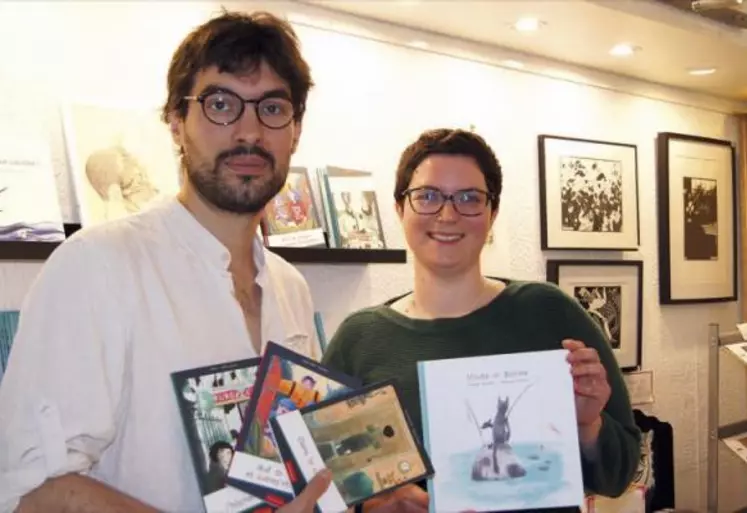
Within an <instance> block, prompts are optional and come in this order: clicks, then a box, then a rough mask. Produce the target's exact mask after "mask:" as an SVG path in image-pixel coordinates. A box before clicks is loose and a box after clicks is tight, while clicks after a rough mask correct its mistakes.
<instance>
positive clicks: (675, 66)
mask: <svg viewBox="0 0 747 513" xmlns="http://www.w3.org/2000/svg"><path fill="white" fill-rule="evenodd" d="M301 1H302V2H304V3H308V4H314V5H317V6H322V7H325V8H328V9H333V10H338V11H343V12H346V13H349V14H354V15H358V16H363V17H367V18H372V19H375V20H379V21H385V22H390V23H394V24H398V25H403V26H407V27H412V28H417V29H422V30H426V31H430V32H435V33H438V34H442V35H446V36H453V37H458V38H461V39H466V40H471V41H476V42H479V43H487V44H490V45H495V46H499V47H504V48H509V49H512V50H516V51H519V52H522V53H527V54H533V55H538V56H542V57H546V58H551V59H554V60H559V61H564V62H569V63H572V64H575V65H580V66H585V67H590V68H594V69H599V70H603V71H608V72H613V73H616V74H619V75H624V76H630V77H634V78H638V79H643V80H646V81H650V82H655V83H659V84H666V85H670V86H676V87H681V88H685V89H689V90H695V91H699V92H701V93H707V94H711V95H715V96H718V97H721V98H728V99H732V100H739V101H747V30H745V29H738V28H733V27H729V26H727V25H723V24H719V23H716V22H714V21H711V20H707V19H705V18H703V17H702V16H698V15H697V14H695V13H690V12H684V11H681V10H678V9H675V8H673V7H670V6H668V5H663V4H661V3H658V2H654V1H653V0H597V1H591V0H567V1H566V0H492V1H491V0H484V1H473V0H421V1H399V0H357V1H356V0H301ZM526 16H534V17H537V18H539V19H540V20H542V22H543V27H542V28H541V29H540V30H539V31H537V32H535V33H521V32H518V31H516V30H515V29H514V28H513V26H512V24H513V23H514V22H515V21H516V20H518V19H519V18H522V17H526ZM622 42H626V43H632V44H633V45H636V46H638V47H640V51H638V52H636V53H635V54H634V55H632V56H630V57H626V58H621V57H613V56H611V55H609V53H608V52H609V49H610V48H611V47H612V46H614V45H615V44H617V43H622ZM711 67H713V68H717V71H716V72H715V73H713V74H711V75H705V76H692V75H690V74H689V73H688V70H689V69H692V68H711Z"/></svg>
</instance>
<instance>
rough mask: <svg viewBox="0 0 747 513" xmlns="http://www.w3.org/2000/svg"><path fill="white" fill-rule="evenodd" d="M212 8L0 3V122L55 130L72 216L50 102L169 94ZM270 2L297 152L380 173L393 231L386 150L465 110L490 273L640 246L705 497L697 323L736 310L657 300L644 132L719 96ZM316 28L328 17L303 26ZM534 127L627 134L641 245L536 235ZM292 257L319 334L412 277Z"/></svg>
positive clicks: (651, 161) (12, 298) (653, 337)
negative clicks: (493, 164) (498, 173)
mask: <svg viewBox="0 0 747 513" xmlns="http://www.w3.org/2000/svg"><path fill="white" fill-rule="evenodd" d="M244 5H245V6H246V5H247V4H244ZM230 6H231V7H234V8H235V7H237V6H238V5H237V4H231V5H230ZM251 7H252V6H251V5H250V7H249V8H251ZM218 8H219V6H218V5H217V4H215V3H211V2H197V1H194V2H185V3H177V2H163V3H159V2H132V3H129V4H127V3H114V2H111V3H109V2H84V3H83V4H76V3H73V2H60V3H57V2H52V3H48V4H47V3H42V2H28V3H23V4H21V3H18V4H8V3H0V63H2V67H0V98H2V99H3V101H2V102H0V116H1V117H2V120H3V123H5V122H7V120H11V122H12V123H14V124H15V125H16V127H17V130H18V131H19V132H25V133H30V134H34V133H37V134H38V133H41V134H43V135H47V136H48V137H49V138H50V143H51V145H52V151H53V156H54V165H55V173H56V176H57V181H58V187H59V190H60V199H61V202H62V208H63V212H64V215H65V219H66V220H67V221H77V220H78V219H79V217H78V213H77V206H76V200H75V197H74V194H73V193H72V190H71V186H70V178H69V174H68V173H67V165H66V161H65V158H66V156H65V152H64V142H63V137H62V133H61V129H60V122H59V118H58V113H57V110H56V108H57V105H59V103H60V102H61V101H65V100H68V99H78V100H85V101H96V102H111V103H116V104H122V103H131V104H133V105H140V106H156V105H158V104H159V103H160V102H161V101H162V99H163V97H164V94H165V73H166V68H167V65H168V61H169V58H170V55H171V52H172V51H173V50H174V48H175V47H176V45H177V44H178V42H179V40H180V39H181V38H182V37H183V36H184V35H185V33H186V32H187V31H188V30H189V29H190V28H191V27H193V26H194V25H196V24H198V23H200V22H202V21H203V20H204V19H205V17H206V16H208V15H210V14H211V13H213V12H216V10H217V9H218ZM271 8H272V10H274V11H276V12H279V13H287V14H291V15H292V16H293V18H292V19H294V20H298V23H297V25H296V26H297V29H298V32H299V35H300V37H301V39H302V42H303V49H304V53H305V55H306V56H307V58H308V59H309V61H310V63H311V66H312V70H313V74H314V78H315V80H316V82H317V87H316V88H315V89H314V91H313V92H312V94H311V97H310V100H309V109H308V114H307V117H306V120H305V127H304V135H303V138H302V143H301V145H300V148H299V151H298V154H297V157H296V158H295V164H297V165H308V166H311V167H313V166H317V165H322V164H333V165H338V166H350V167H354V168H362V169H367V170H371V171H373V172H375V173H376V176H377V186H378V188H379V189H378V193H379V196H380V199H381V200H380V201H381V205H382V218H383V222H384V224H385V230H386V236H387V241H388V243H389V245H390V246H391V247H403V245H404V239H403V237H402V234H401V231H400V229H399V227H398V225H397V221H396V218H395V216H394V211H393V209H392V208H387V206H388V204H390V203H391V199H390V198H391V191H392V188H393V183H394V174H393V172H394V168H395V166H396V162H397V159H398V157H399V153H400V152H401V150H402V149H403V148H404V147H405V145H406V144H408V143H409V142H410V141H412V140H413V139H414V138H415V137H416V136H417V135H418V134H419V132H420V131H421V130H423V129H425V128H430V127H435V126H460V127H465V128H466V127H468V126H469V125H472V124H473V125H475V127H476V129H477V131H478V132H479V133H480V134H482V135H483V136H484V137H485V138H486V139H487V140H488V142H489V143H490V144H491V145H492V146H493V148H494V150H495V151H496V153H497V155H498V156H499V158H500V160H501V162H502V164H503V167H504V172H505V179H504V183H505V185H504V191H505V192H504V194H503V198H502V210H501V214H500V216H499V218H498V221H497V225H496V228H495V243H494V245H493V246H491V247H489V248H487V250H486V252H485V255H484V265H485V269H484V270H485V272H486V273H488V274H494V275H502V276H508V277H513V278H525V279H538V280H541V279H544V268H545V259H546V258H547V257H561V258H564V257H570V258H573V257H591V258H619V257H623V258H636V259H643V260H644V262H645V264H644V265H645V276H644V278H645V291H644V294H645V298H644V301H645V310H644V345H645V347H644V354H643V359H644V365H645V367H647V368H651V369H654V371H655V386H656V389H655V394H656V404H655V405H654V406H653V407H652V408H649V409H648V410H649V411H650V412H653V413H654V414H656V415H658V416H659V417H660V418H662V419H664V420H667V421H669V422H671V423H672V424H673V425H674V428H675V443H676V449H675V455H676V473H677V500H678V506H679V507H681V508H691V509H694V510H700V511H702V510H704V509H705V500H706V495H705V486H706V477H705V471H706V461H705V457H706V443H707V437H706V435H707V433H706V401H707V394H706V392H707V391H706V385H707V375H706V366H705V365H706V362H707V352H706V351H707V324H708V323H709V322H718V323H723V324H724V325H727V326H728V325H733V324H734V323H735V322H736V321H737V308H736V304H721V305H702V306H701V305H697V306H677V307H660V306H659V305H658V301H657V297H658V294H657V290H658V289H657V287H658V278H657V234H656V223H655V217H656V202H657V198H656V192H655V158H654V138H655V135H656V132H657V131H674V132H684V133H691V134H698V135H703V136H708V137H718V138H729V139H735V130H736V125H735V121H734V119H732V117H730V116H729V115H728V113H729V112H730V111H729V105H728V103H727V102H722V101H718V100H710V99H707V98H706V99H704V98H700V97H697V96H696V95H692V94H687V93H683V92H678V91H675V90H670V89H663V88H660V87H656V86H652V85H646V84H641V83H638V82H634V81H627V80H623V79H620V78H617V77H611V76H607V75H604V74H600V73H591V72H583V71H579V70H567V69H566V70H565V71H564V72H565V73H566V75H565V76H566V77H567V76H569V73H573V74H574V79H573V80H563V79H558V78H548V77H546V76H542V75H538V74H531V73H524V72H520V71H515V70H511V69H505V68H500V67H496V66H491V65H488V64H485V63H484V62H486V61H489V60H490V59H492V58H494V57H496V56H497V55H498V50H491V49H487V48H481V47H479V46H477V45H469V44H466V43H463V42H461V43H460V42H456V41H449V40H448V39H444V38H440V39H438V40H437V41H436V43H437V48H438V49H439V52H440V53H434V52H426V51H422V50H416V49H411V48H407V47H404V46H402V45H395V44H390V43H385V42H381V41H377V40H382V39H392V40H393V39H397V40H402V38H403V37H405V38H410V39H416V38H417V39H422V38H423V37H424V36H423V35H422V34H416V33H415V32H414V31H409V30H402V29H397V28H394V27H388V26H385V25H381V24H374V23H363V22H357V21H355V20H354V19H352V18H348V17H343V16H338V15H331V14H329V13H325V12H324V11H321V10H318V9H314V8H310V7H300V6H297V5H295V6H294V5H291V6H287V5H285V4H282V3H273V4H271ZM330 25H334V26H335V27H337V28H339V27H340V26H342V25H344V26H345V30H352V31H355V32H356V33H358V34H359V36H355V37H353V36H350V35H343V34H341V33H339V32H338V31H336V30H337V28H336V29H335V30H329V27H330ZM321 26H325V27H327V28H325V29H320V28H316V27H321ZM361 35H363V36H365V37H361ZM445 53H452V54H455V55H461V56H464V55H469V58H468V59H467V58H456V57H453V56H448V55H445ZM503 54H505V52H503ZM503 54H501V55H503ZM480 61H482V62H480ZM548 65H552V63H548ZM555 66H556V68H557V65H555ZM561 72H563V70H562V69H561ZM580 82H586V83H587V84H584V83H580ZM588 84H593V85H588ZM540 133H549V134H558V135H567V136H577V137H583V138H592V139H602V140H610V141H621V142H627V143H634V144H637V145H638V150H639V153H638V156H639V195H640V198H639V201H640V213H641V220H642V221H641V249H640V251H639V252H638V253H630V254H625V255H620V254H617V253H608V254H589V253H583V252H566V253H560V252H548V254H547V255H545V254H543V253H542V252H541V251H540V245H539V208H538V192H537V191H538V171H537V150H536V137H537V134H540ZM38 267H39V264H33V263H32V264H29V263H3V264H0V308H12V307H17V306H18V305H19V304H20V301H21V300H22V298H23V295H24V293H25V291H26V289H27V287H28V284H29V283H30V281H31V280H32V279H33V276H35V274H36V272H37V271H38ZM301 270H302V272H303V274H304V275H305V276H306V277H307V279H308V281H309V283H310V285H311V289H312V292H313V295H314V299H315V301H316V303H317V306H318V309H319V310H320V311H321V312H322V313H323V314H324V317H325V321H326V327H327V330H328V332H329V333H331V332H332V331H334V329H335V328H336V326H337V325H338V324H339V322H340V321H341V320H342V318H343V317H344V316H345V315H346V314H347V313H348V312H350V311H351V310H353V309H356V308H360V307H364V306H368V305H371V304H372V303H376V302H380V301H382V300H384V299H386V298H389V297H391V296H393V295H395V294H398V293H401V292H403V291H405V290H407V289H409V287H410V277H411V271H410V269H409V266H407V265H372V266H358V265H355V266H338V267H332V266H316V265H315V266H311V265H305V266H301ZM732 375H737V376H738V377H739V378H740V381H739V383H740V384H739V387H740V388H741V389H747V386H745V381H746V380H745V374H744V371H743V370H741V369H738V370H733V372H732ZM730 386H732V387H733V385H730ZM726 407H727V408H731V410H732V413H733V412H734V411H736V410H738V409H741V410H742V411H747V399H745V398H744V397H743V396H742V395H734V397H732V398H731V399H730V400H729V404H728V405H727V406H726ZM733 415H736V413H733ZM724 457H725V459H728V454H727V455H725V456H724ZM727 463H730V462H729V461H727ZM731 463H733V462H731ZM732 470H734V472H732ZM739 470H740V469H739V467H738V466H737V467H734V466H733V465H732V466H730V467H729V466H723V467H722V474H724V473H726V472H727V471H728V472H729V473H730V474H732V476H731V477H728V476H725V475H722V480H723V486H722V488H723V493H722V494H721V495H722V503H723V505H724V510H727V509H730V507H731V505H733V507H731V509H734V508H736V507H738V506H744V505H745V504H747V491H745V487H744V486H743V483H744V479H745V477H744V476H747V473H745V470H744V469H742V472H743V473H742V476H741V477H740V476H739V474H736V473H735V472H736V471H739ZM727 501H728V502H727Z"/></svg>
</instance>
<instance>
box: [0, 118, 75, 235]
mask: <svg viewBox="0 0 747 513" xmlns="http://www.w3.org/2000/svg"><path fill="white" fill-rule="evenodd" d="M4 129H5V128H4V127H0V242H29V243H33V242H62V241H63V240H64V239H65V229H64V226H63V223H62V211H61V208H60V203H59V201H58V198H57V187H56V183H55V177H54V172H53V170H52V159H51V155H50V150H49V146H48V144H47V143H46V141H43V140H36V139H33V138H31V139H27V138H23V137H17V136H11V135H9V134H6V133H4V132H3V130H4ZM8 129H9V128H8Z"/></svg>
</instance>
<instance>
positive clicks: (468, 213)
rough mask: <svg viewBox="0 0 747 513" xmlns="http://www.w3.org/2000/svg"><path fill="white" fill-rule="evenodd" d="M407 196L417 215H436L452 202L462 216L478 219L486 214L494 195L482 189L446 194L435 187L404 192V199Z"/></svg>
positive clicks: (417, 188)
mask: <svg viewBox="0 0 747 513" xmlns="http://www.w3.org/2000/svg"><path fill="white" fill-rule="evenodd" d="M405 196H407V199H408V200H409V201H410V207H412V210H413V211H414V212H415V213H416V214H422V215H436V214H438V213H439V212H441V210H443V208H444V205H446V202H447V201H451V204H452V205H453V206H454V210H456V211H457V212H458V213H459V214H460V215H463V216H465V217H476V216H479V215H482V214H484V213H485V210H486V209H487V206H488V204H489V203H490V202H491V200H492V199H493V197H494V194H493V193H491V192H488V191H483V190H481V189H462V190H459V191H456V192H454V193H453V194H446V193H445V192H443V191H442V190H441V189H437V188H435V187H415V188H413V189H407V190H406V191H404V192H403V193H402V197H405Z"/></svg>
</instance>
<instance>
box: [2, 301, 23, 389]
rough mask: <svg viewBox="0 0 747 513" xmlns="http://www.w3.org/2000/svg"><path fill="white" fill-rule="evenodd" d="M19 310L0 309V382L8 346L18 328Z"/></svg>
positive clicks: (6, 362)
mask: <svg viewBox="0 0 747 513" xmlns="http://www.w3.org/2000/svg"><path fill="white" fill-rule="evenodd" d="M19 319H20V312H18V311H17V310H7V311H0V383H2V381H3V375H4V374H5V369H6V368H7V367H8V359H9V358H10V347H11V346H12V345H13V338H14V337H15V335H16V331H17V330H18V320H19Z"/></svg>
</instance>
